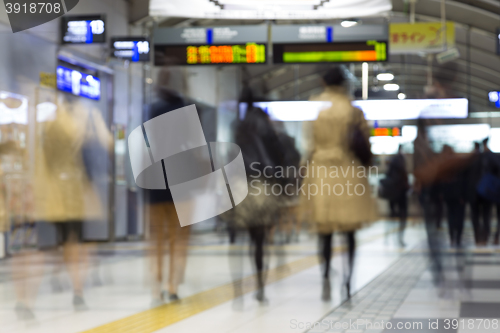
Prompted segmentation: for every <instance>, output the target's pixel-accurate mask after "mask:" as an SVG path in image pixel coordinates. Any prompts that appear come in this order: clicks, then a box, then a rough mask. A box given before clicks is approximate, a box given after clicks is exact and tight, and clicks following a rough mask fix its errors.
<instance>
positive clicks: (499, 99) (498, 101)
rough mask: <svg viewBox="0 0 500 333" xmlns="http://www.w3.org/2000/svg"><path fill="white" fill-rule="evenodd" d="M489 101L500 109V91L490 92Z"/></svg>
mask: <svg viewBox="0 0 500 333" xmlns="http://www.w3.org/2000/svg"><path fill="white" fill-rule="evenodd" d="M488 99H489V100H490V102H491V103H493V104H495V107H496V108H497V109H500V91H490V92H489V93H488Z"/></svg>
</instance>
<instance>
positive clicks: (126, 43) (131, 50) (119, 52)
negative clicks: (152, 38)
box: [111, 37, 149, 62]
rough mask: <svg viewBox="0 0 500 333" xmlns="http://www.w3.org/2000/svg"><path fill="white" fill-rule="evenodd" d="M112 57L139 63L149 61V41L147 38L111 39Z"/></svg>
mask: <svg viewBox="0 0 500 333" xmlns="http://www.w3.org/2000/svg"><path fill="white" fill-rule="evenodd" d="M111 56H113V57H116V58H120V59H125V60H130V61H133V62H137V61H146V62H147V61H149V40H148V39H147V38H146V37H113V38H111Z"/></svg>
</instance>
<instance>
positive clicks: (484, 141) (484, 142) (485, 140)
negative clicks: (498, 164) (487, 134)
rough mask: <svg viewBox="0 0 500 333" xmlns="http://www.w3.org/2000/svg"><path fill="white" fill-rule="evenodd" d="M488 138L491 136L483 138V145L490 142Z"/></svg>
mask: <svg viewBox="0 0 500 333" xmlns="http://www.w3.org/2000/svg"><path fill="white" fill-rule="evenodd" d="M488 140H489V138H486V139H484V140H483V146H486V145H487V144H488Z"/></svg>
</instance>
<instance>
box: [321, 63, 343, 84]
mask: <svg viewBox="0 0 500 333" xmlns="http://www.w3.org/2000/svg"><path fill="white" fill-rule="evenodd" d="M344 81H345V77H344V73H343V72H342V69H341V68H340V67H333V68H331V69H329V70H328V71H327V72H326V73H325V75H323V82H324V83H325V84H326V85H327V86H341V85H342V84H343V83H344Z"/></svg>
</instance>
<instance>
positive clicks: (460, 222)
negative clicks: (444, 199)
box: [455, 202, 465, 246]
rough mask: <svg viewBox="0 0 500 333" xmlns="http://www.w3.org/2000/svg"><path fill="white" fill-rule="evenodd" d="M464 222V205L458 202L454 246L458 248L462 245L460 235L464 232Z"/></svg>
mask: <svg viewBox="0 0 500 333" xmlns="http://www.w3.org/2000/svg"><path fill="white" fill-rule="evenodd" d="M464 220H465V204H464V203H463V202H459V203H458V205H457V226H456V234H455V237H456V238H455V242H456V243H455V244H456V245H457V246H460V245H461V244H462V233H463V231H464Z"/></svg>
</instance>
